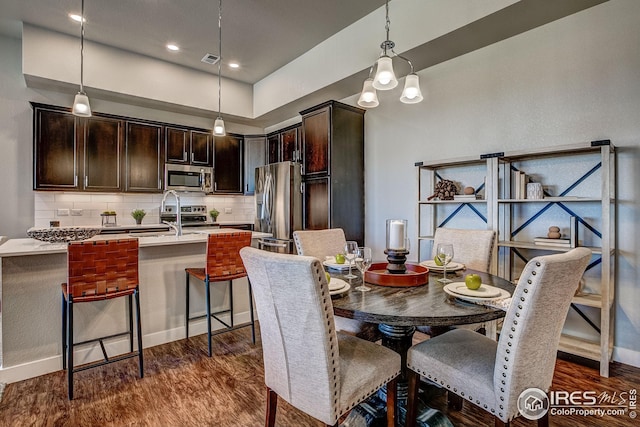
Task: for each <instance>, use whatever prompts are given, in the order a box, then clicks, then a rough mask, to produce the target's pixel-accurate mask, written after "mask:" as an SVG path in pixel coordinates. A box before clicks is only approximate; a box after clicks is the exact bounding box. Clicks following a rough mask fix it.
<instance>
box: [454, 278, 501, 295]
mask: <svg viewBox="0 0 640 427" xmlns="http://www.w3.org/2000/svg"><path fill="white" fill-rule="evenodd" d="M450 285H454V286H450ZM447 286H449V290H450V291H451V292H454V293H456V294H460V295H465V296H468V297H477V298H496V297H499V296H500V288H496V287H495V286H490V285H485V284H482V285H480V287H479V288H478V289H469V288H467V285H465V284H464V282H453V283H450V284H449V285H447Z"/></svg>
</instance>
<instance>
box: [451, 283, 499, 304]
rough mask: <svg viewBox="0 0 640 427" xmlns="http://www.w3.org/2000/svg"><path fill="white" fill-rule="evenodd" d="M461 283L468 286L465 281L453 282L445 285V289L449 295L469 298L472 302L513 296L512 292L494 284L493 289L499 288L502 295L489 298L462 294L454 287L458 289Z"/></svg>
mask: <svg viewBox="0 0 640 427" xmlns="http://www.w3.org/2000/svg"><path fill="white" fill-rule="evenodd" d="M460 284H462V285H463V286H465V287H466V285H465V284H464V283H463V282H453V283H449V284H447V285H445V286H444V288H443V289H444V291H445V292H446V293H448V294H449V295H451V296H453V297H456V298H459V299H463V300H467V301H472V302H480V301H493V300H500V299H504V298H509V297H510V296H511V294H510V293H509V292H507V291H505V290H504V289H500V288H496V287H494V286H491V288H493V289H498V290H499V291H500V295H498V296H496V297H492V298H487V297H478V296H475V297H473V296H468V295H462V294H459V293H457V292H454V291H453V290H452V289H456V287H457V286H459V285H460ZM483 286H489V285H483Z"/></svg>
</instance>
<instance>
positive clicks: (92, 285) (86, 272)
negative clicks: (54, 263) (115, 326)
mask: <svg viewBox="0 0 640 427" xmlns="http://www.w3.org/2000/svg"><path fill="white" fill-rule="evenodd" d="M67 266H68V276H67V283H63V284H62V368H63V369H66V370H67V379H68V395H69V400H71V399H73V374H74V373H75V372H78V371H84V370H86V369H90V368H95V367H97V366H102V365H105V364H108V363H113V362H118V361H120V360H124V359H129V358H132V357H137V358H138V364H139V369H140V378H142V377H143V376H144V369H143V359H142V327H141V323H140V294H139V288H138V283H139V282H138V239H119V240H101V241H89V242H71V243H69V246H68V250H67ZM132 296H134V297H135V305H136V329H137V331H136V332H137V338H138V349H137V351H133V313H132V305H133V304H132ZM120 297H127V299H128V324H129V328H128V330H127V331H125V332H121V333H116V334H112V335H109V336H104V337H100V338H94V339H90V340H86V341H82V342H78V343H75V342H74V339H73V330H74V328H73V306H74V304H79V303H88V302H94V301H102V300H108V299H113V298H120ZM124 335H128V336H129V353H126V354H122V355H119V356H116V357H108V356H107V351H106V349H105V346H104V340H106V339H111V338H115V337H119V336H124ZM93 342H99V343H100V348H101V350H102V354H103V356H104V360H101V361H98V362H94V363H89V364H85V365H82V366H79V367H74V366H73V347H74V346H79V345H83V344H88V343H93ZM67 365H68V366H67Z"/></svg>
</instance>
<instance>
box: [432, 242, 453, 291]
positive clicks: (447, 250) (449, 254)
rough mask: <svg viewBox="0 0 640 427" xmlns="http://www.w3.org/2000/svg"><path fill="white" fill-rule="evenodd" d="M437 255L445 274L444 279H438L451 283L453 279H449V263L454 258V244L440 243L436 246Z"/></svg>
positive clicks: (441, 281)
mask: <svg viewBox="0 0 640 427" xmlns="http://www.w3.org/2000/svg"><path fill="white" fill-rule="evenodd" d="M436 257H438V260H440V262H441V263H442V267H443V268H442V270H443V272H444V275H443V277H442V279H438V282H440V283H451V282H452V281H451V280H449V279H447V264H449V263H450V262H451V260H452V259H453V245H452V244H451V243H438V246H437V247H436Z"/></svg>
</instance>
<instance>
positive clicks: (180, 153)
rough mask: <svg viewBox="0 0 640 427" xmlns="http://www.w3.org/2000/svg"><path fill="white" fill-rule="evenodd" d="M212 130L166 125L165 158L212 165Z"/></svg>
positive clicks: (186, 162) (200, 164)
mask: <svg viewBox="0 0 640 427" xmlns="http://www.w3.org/2000/svg"><path fill="white" fill-rule="evenodd" d="M212 141H213V136H212V134H211V132H207V131H204V130H193V129H185V128H176V127H171V126H167V127H165V156H166V158H165V160H166V162H167V163H181V164H189V165H199V166H211V165H212V163H213V162H212V159H213V156H212V152H213V149H212Z"/></svg>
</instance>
